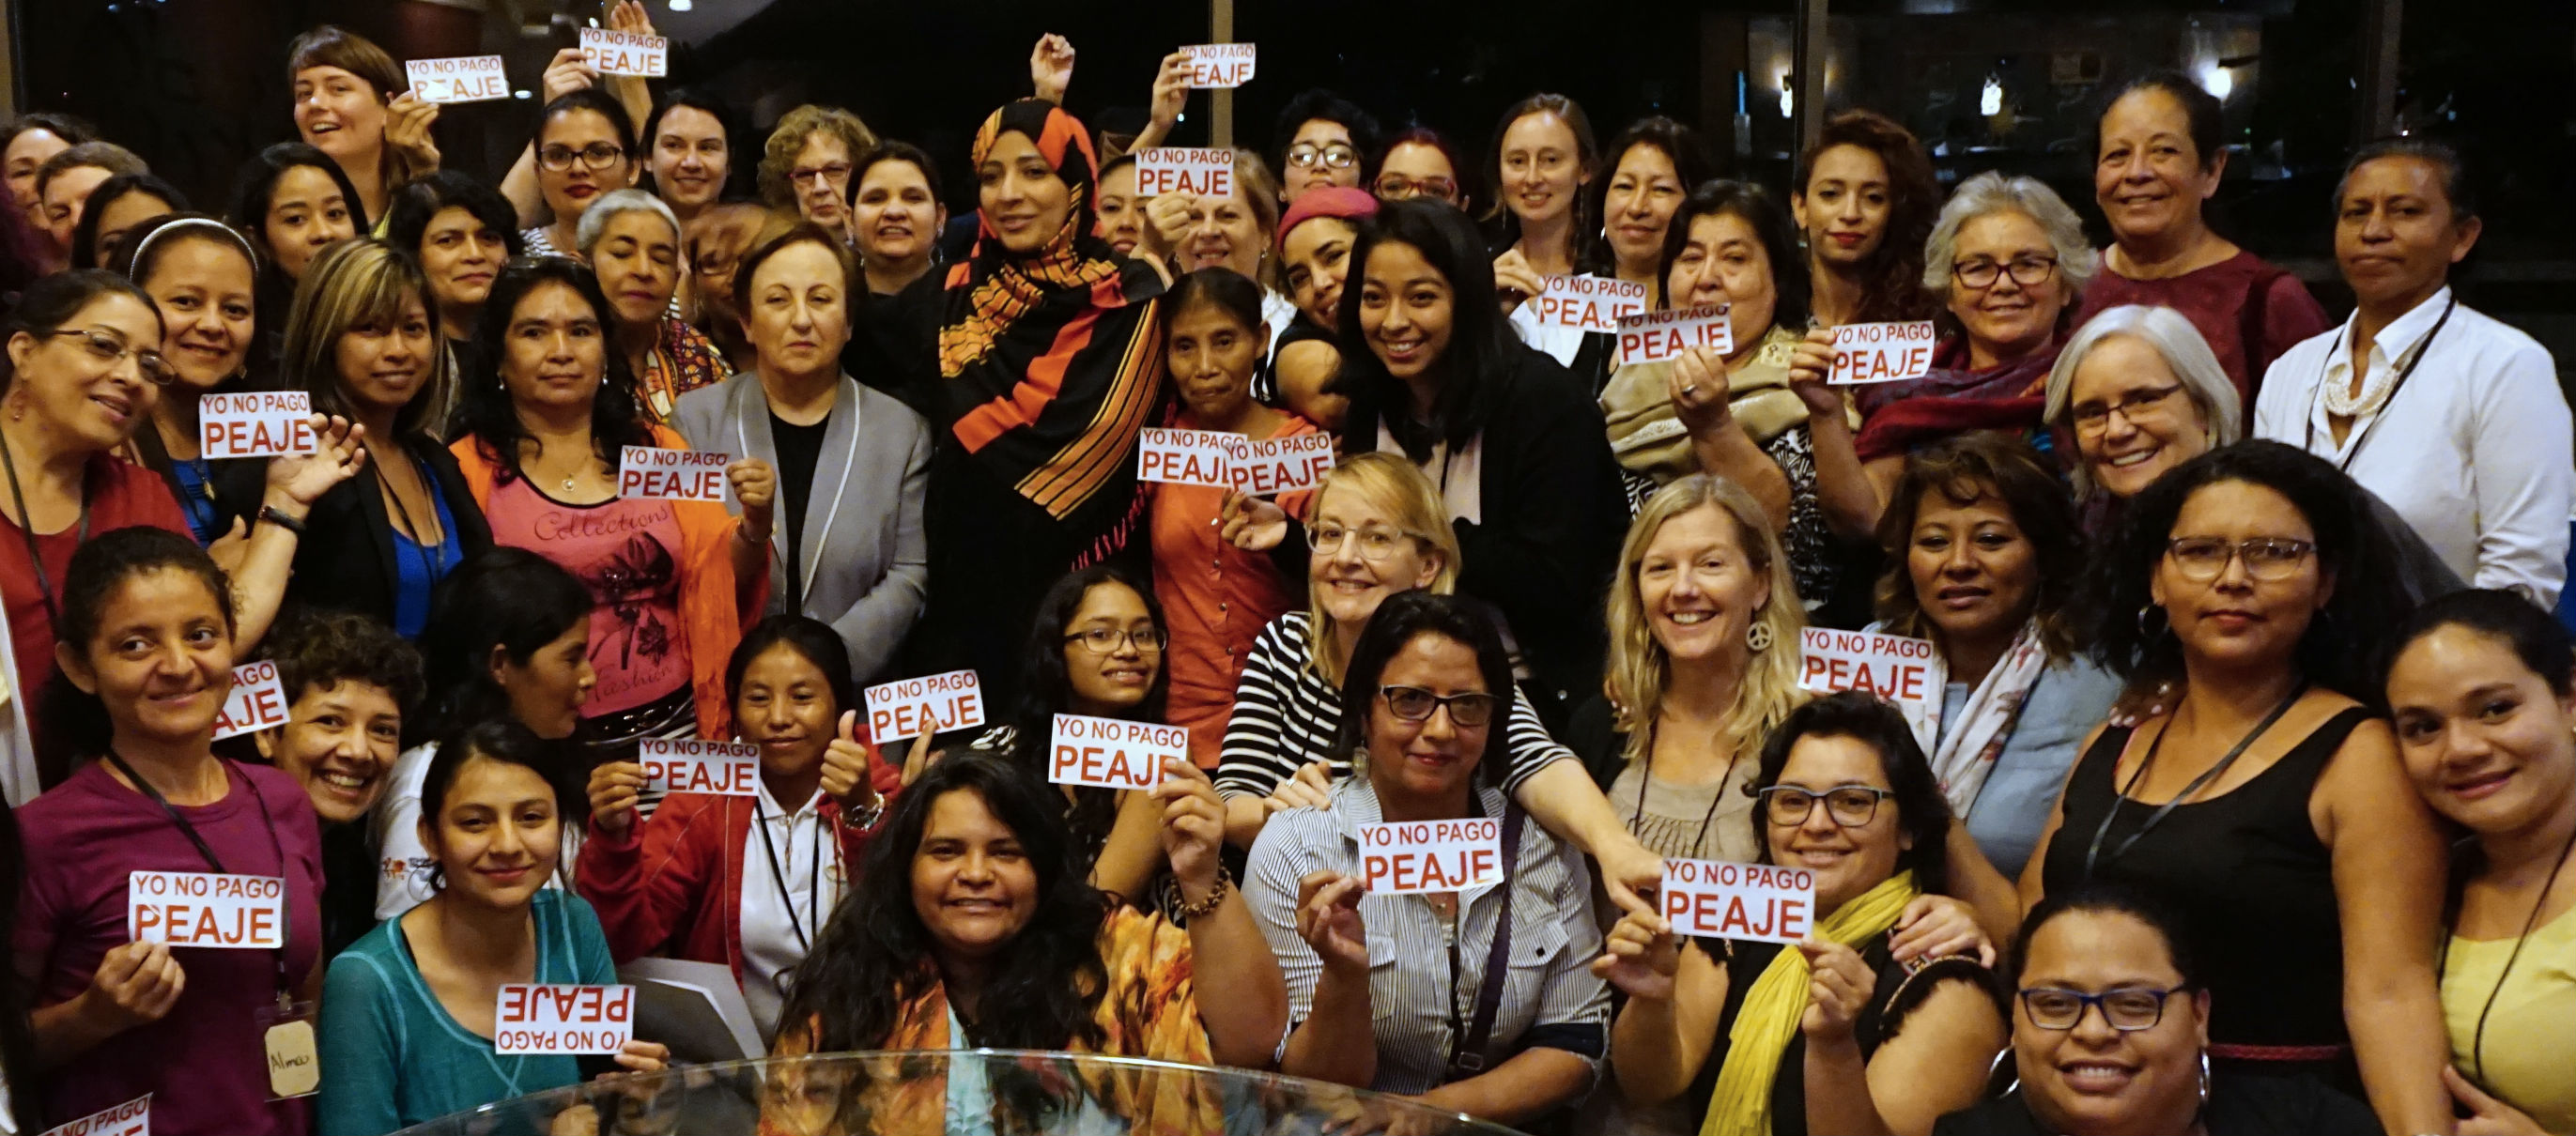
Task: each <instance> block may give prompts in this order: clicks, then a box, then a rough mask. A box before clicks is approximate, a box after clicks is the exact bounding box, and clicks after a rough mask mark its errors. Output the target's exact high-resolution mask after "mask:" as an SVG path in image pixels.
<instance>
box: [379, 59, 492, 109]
mask: <svg viewBox="0 0 2576 1136" xmlns="http://www.w3.org/2000/svg"><path fill="white" fill-rule="evenodd" d="M403 71H404V73H405V74H406V75H408V76H409V77H410V79H411V93H412V94H414V95H417V96H419V97H420V101H422V102H425V103H479V102H483V101H486V100H489V99H506V98H509V97H510V77H509V76H507V75H504V74H502V73H501V57H500V56H498V55H457V56H450V57H448V58H446V59H414V60H411V61H410V62H407V63H405V64H403Z"/></svg>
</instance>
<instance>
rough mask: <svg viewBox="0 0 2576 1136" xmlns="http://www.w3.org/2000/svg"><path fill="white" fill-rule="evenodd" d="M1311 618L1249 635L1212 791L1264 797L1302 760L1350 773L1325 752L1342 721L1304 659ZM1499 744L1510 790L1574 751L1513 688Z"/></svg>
mask: <svg viewBox="0 0 2576 1136" xmlns="http://www.w3.org/2000/svg"><path fill="white" fill-rule="evenodd" d="M1311 619H1312V617H1311V616H1310V615H1309V614H1308V613H1306V612H1302V611H1292V612H1289V613H1288V614H1286V615H1283V616H1280V617H1279V618H1277V619H1274V620H1272V621H1271V622H1270V626H1268V627H1265V628H1262V629H1261V634H1260V636H1259V637H1257V638H1255V639H1254V640H1253V641H1252V651H1251V653H1250V654H1249V655H1247V656H1246V657H1245V660H1244V664H1243V678H1242V679H1241V680H1239V681H1238V682H1237V683H1236V684H1235V688H1234V716H1233V717H1232V718H1229V719H1227V720H1226V724H1225V747H1224V749H1223V750H1221V751H1220V752H1219V754H1218V757H1217V766H1216V791H1217V793H1218V794H1219V795H1221V796H1224V797H1267V796H1269V795H1270V794H1271V793H1272V792H1274V791H1276V790H1277V789H1278V788H1279V786H1280V785H1281V784H1282V783H1285V782H1286V781H1288V780H1289V779H1290V778H1292V777H1295V776H1296V775H1297V767H1298V766H1301V765H1304V764H1306V763H1307V762H1310V761H1320V762H1323V763H1324V764H1325V765H1326V766H1328V767H1329V768H1330V770H1331V772H1332V775H1333V779H1334V780H1336V781H1338V780H1341V779H1342V778H1343V777H1345V776H1347V775H1348V774H1349V773H1350V771H1351V762H1350V757H1349V755H1348V754H1336V753H1334V752H1333V736H1334V734H1336V733H1337V732H1339V731H1340V730H1341V728H1342V692H1341V691H1339V690H1337V689H1335V688H1334V687H1333V685H1332V684H1331V683H1328V682H1325V681H1324V680H1323V678H1322V677H1320V676H1318V675H1316V674H1315V672H1314V671H1313V670H1312V669H1310V668H1308V667H1307V666H1306V660H1307V659H1308V658H1310V657H1312V656H1313V654H1314V651H1315V637H1314V635H1313V634H1312V633H1311V631H1310V628H1312V626H1313V623H1312V622H1311ZM1503 744H1504V745H1505V746H1506V747H1507V749H1508V750H1509V752H1510V754H1511V764H1510V767H1509V768H1508V769H1506V770H1504V772H1503V788H1504V789H1506V790H1508V791H1510V792H1511V793H1513V794H1515V795H1518V794H1519V792H1520V789H1521V786H1522V785H1524V784H1526V783H1527V782H1528V781H1529V779H1530V778H1531V777H1533V776H1535V775H1537V773H1538V771H1539V770H1541V769H1545V768H1547V764H1548V763H1549V762H1551V761H1572V760H1574V751H1572V750H1569V749H1567V748H1565V747H1564V746H1561V745H1558V744H1557V743H1556V739H1554V738H1551V737H1549V736H1548V734H1547V726H1546V725H1545V724H1543V723H1541V722H1540V721H1539V720H1538V711H1536V710H1534V709H1532V708H1531V707H1530V702H1529V699H1528V698H1527V697H1526V696H1524V695H1522V694H1521V693H1520V692H1519V691H1518V690H1515V691H1513V692H1512V712H1511V714H1510V715H1509V716H1508V717H1507V718H1506V719H1505V720H1504V723H1503Z"/></svg>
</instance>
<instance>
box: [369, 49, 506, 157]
mask: <svg viewBox="0 0 2576 1136" xmlns="http://www.w3.org/2000/svg"><path fill="white" fill-rule="evenodd" d="M403 75H404V77H405V78H407V79H410V80H411V89H410V90H409V91H406V92H404V93H405V94H409V95H412V96H415V100H416V101H418V102H425V103H430V104H433V106H434V105H435V104H438V103H476V102H483V101H485V100H487V99H506V98H509V97H510V77H509V76H508V75H507V74H505V73H503V71H502V67H501V57H500V56H498V55H457V56H450V57H447V58H444V59H413V60H408V61H406V62H404V64H403ZM395 101H396V102H400V101H401V100H400V99H397V100H395ZM386 109H387V110H388V111H391V110H392V109H393V108H392V107H390V106H389V107H387V108H386ZM432 117H436V116H434V115H433V116H432ZM424 125H425V124H424ZM393 141H394V123H393V121H392V116H391V115H390V114H388V115H387V116H386V122H385V142H386V144H387V145H391V144H392V143H393Z"/></svg>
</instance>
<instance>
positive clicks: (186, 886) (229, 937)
mask: <svg viewBox="0 0 2576 1136" xmlns="http://www.w3.org/2000/svg"><path fill="white" fill-rule="evenodd" d="M125 937H126V940H127V941H128V942H135V943H168V944H169V945H171V946H174V947H218V948H232V949H239V950H275V949H276V948H279V947H283V946H285V945H286V880H285V879H283V878H282V877H278V876H236V875H229V874H218V873H215V872H130V873H127V875H126V879H125Z"/></svg>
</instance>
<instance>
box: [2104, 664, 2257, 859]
mask: <svg viewBox="0 0 2576 1136" xmlns="http://www.w3.org/2000/svg"><path fill="white" fill-rule="evenodd" d="M2307 692H2308V684H2306V683H2304V682H2303V683H2300V684H2299V685H2298V688H2297V689H2295V690H2292V691H2291V692H2290V696H2289V697H2288V698H2284V699H2282V700H2281V704H2280V705H2278V706H2275V707H2273V708H2272V712H2271V713H2270V714H2267V715H2264V717H2263V720H2262V721H2261V722H2259V723H2257V724H2256V725H2255V727H2254V729H2253V731H2252V732H2251V733H2248V734H2246V735H2245V736H2244V737H2243V738H2240V739H2238V740H2237V742H2236V748H2234V749H2231V750H2228V751H2227V755H2226V756H2225V757H2221V758H2219V759H2218V764H2216V765H2212V766H2210V767H2209V771H2208V772H2206V773H2203V774H2201V775H2200V776H2198V777H2194V778H2192V779H2191V784H2189V785H2185V786H2183V789H2182V792H2180V793H2176V794H2174V798H2173V799H2172V800H2170V801H2166V802H2165V803H2164V804H2162V805H2159V806H2157V807H2156V811H2154V812H2152V813H2148V814H2147V819H2146V822H2145V823H2144V824H2141V825H2139V826H2138V830H2137V831H2136V832H2132V833H2130V834H2129V836H2128V839H2125V840H2122V841H2121V842H2120V843H2119V844H2118V845H2116V846H2114V847H2113V848H2112V849H2111V859H2114V860H2117V859H2119V858H2120V857H2121V855H2122V854H2124V853H2126V852H2127V851H2128V850H2129V849H2130V848H2132V847H2134V846H2136V844H2137V843H2138V841H2140V840H2142V839H2144V838H2145V837H2146V835H2147V834H2148V833H2150V832H2153V831H2155V827H2156V826H2157V825H2159V824H2163V823H2164V820H2165V818H2166V817H2168V816H2171V815H2173V811H2174V810H2175V809H2177V808H2180V807H2182V803H2183V802H2185V801H2188V800H2190V799H2191V798H2192V794H2194V793H2198V792H2200V791H2201V790H2202V789H2204V788H2207V787H2208V786H2209V783H2210V782H2213V781H2216V780H2218V779H2219V777H2221V776H2223V775H2224V774H2226V772H2227V768H2228V767H2229V766H2231V765H2234V764H2236V759H2237V758H2239V757H2243V756H2245V751H2246V750H2247V749H2249V748H2251V747H2252V746H2253V745H2254V741H2255V739H2257V738H2260V737H2262V736H2263V735H2264V734H2265V733H2267V732H2269V731H2270V730H2271V728H2272V724H2273V723H2274V722H2278V721H2280V720H2281V715H2283V714H2287V713H2289V712H2290V707H2292V706H2295V705H2298V702H2299V697H2300V696H2301V695H2304V694H2306V693H2307ZM2172 730H2173V722H2172V721H2171V720H2170V719H2169V720H2167V721H2166V722H2165V728H2164V729H2161V730H2158V731H2156V740H2155V741H2153V742H2150V743H2148V744H2147V756H2146V758H2145V760H2142V761H2140V762H2138V771H2137V772H2135V773H2132V774H2130V775H2129V783H2128V784H2126V785H2123V786H2121V787H2120V791H2119V792H2118V793H2117V794H2115V795H2113V796H2112V798H2111V807H2110V808H2108V809H2105V810H2103V812H2102V823H2101V824H2100V825H2099V826H2098V827H2096V828H2094V830H2093V846H2092V847H2091V848H2088V849H2086V850H2085V852H2084V874H2085V875H2086V876H2091V875H2093V874H2094V869H2095V867H2096V866H2097V865H2099V864H2100V862H2101V860H2102V838H2103V837H2106V836H2109V835H2110V834H2111V822H2112V821H2115V820H2118V819H2119V817H2120V806H2121V805H2122V804H2123V803H2125V802H2127V801H2128V799H2129V792H2130V790H2133V789H2136V788H2137V787H2138V782H2140V781H2143V780H2146V776H2147V770H2149V769H2152V768H2154V767H2155V764H2156V751H2158V750H2161V749H2163V748H2164V745H2165V735H2166V734H2167V733H2170V732H2172Z"/></svg>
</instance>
